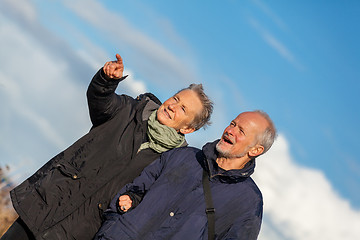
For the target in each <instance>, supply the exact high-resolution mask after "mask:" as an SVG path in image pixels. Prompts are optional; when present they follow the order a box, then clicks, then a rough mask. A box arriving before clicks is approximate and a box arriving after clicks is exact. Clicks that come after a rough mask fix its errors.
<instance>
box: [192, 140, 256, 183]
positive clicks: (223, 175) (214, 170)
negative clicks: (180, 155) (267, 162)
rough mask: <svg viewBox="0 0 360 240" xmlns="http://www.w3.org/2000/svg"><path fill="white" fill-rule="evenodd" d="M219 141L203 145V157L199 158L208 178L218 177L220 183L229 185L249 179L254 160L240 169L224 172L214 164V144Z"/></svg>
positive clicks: (252, 170) (215, 154)
mask: <svg viewBox="0 0 360 240" xmlns="http://www.w3.org/2000/svg"><path fill="white" fill-rule="evenodd" d="M219 141H220V139H218V140H216V141H214V142H209V143H207V144H205V145H204V146H203V148H202V152H203V154H204V155H205V156H204V157H203V158H200V159H199V161H200V164H201V166H202V167H203V168H204V169H205V170H206V171H207V172H208V173H209V176H210V178H214V177H218V178H219V179H220V181H223V182H227V183H231V182H233V183H234V182H241V181H244V180H245V179H246V178H248V177H250V175H251V174H253V173H254V169H255V159H253V160H251V161H249V162H248V163H247V164H246V165H245V167H244V168H242V169H233V170H227V171H226V170H224V169H222V168H220V167H219V166H218V164H217V163H216V158H217V156H218V151H216V144H217V143H218V142H219Z"/></svg>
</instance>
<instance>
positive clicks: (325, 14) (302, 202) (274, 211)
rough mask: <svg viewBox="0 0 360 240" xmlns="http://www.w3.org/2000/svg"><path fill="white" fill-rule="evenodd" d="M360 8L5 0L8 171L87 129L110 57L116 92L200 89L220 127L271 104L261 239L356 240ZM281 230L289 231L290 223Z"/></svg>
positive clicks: (1, 136)
mask: <svg viewBox="0 0 360 240" xmlns="http://www.w3.org/2000/svg"><path fill="white" fill-rule="evenodd" d="M359 21H360V3H358V2H357V1H355V0H352V1H351V0H349V1H323V0H319V1H271V2H269V1H264V0H244V1H222V2H219V1H206V2H205V1H181V2H180V1H179V2H173V1H172V2H169V1H151V4H149V3H148V1H134V0H133V1H116V2H115V1H109V0H107V1H99V0H98V1H96V0H89V1H70V0H66V1H55V0H54V1H43V0H33V1H25V0H19V1H16V2H15V1H11V0H3V1H1V2H0V45H1V51H0V102H1V105H0V106H1V112H0V165H4V164H9V165H10V166H11V167H12V169H13V170H12V173H11V174H12V177H13V179H15V180H16V181H22V180H23V179H25V178H26V177H27V176H29V175H30V174H31V173H33V172H34V171H35V170H36V169H37V168H39V167H40V166H41V165H42V164H44V163H45V162H46V161H47V160H48V159H50V158H51V157H52V156H54V155H55V154H57V153H58V152H59V151H61V150H63V149H65V148H66V147H67V146H69V145H70V144H71V143H73V142H74V141H75V140H76V139H78V138H79V137H80V136H82V135H83V134H85V133H86V132H87V131H88V130H89V128H90V122H89V117H88V115H87V114H88V113H87V105H86V99H85V92H86V88H87V84H88V83H89V81H90V79H91V77H92V76H93V75H94V74H95V72H96V71H97V70H98V69H99V68H100V67H101V66H102V65H103V64H104V63H105V62H106V61H108V60H112V59H114V56H115V54H116V53H119V54H121V55H122V57H123V59H124V63H125V70H126V72H127V73H128V74H129V75H130V77H129V79H127V80H126V81H125V82H123V83H121V85H120V86H119V88H118V92H119V93H126V94H129V95H132V96H136V95H137V94H139V93H142V92H144V91H151V92H153V93H155V94H156V95H157V96H158V97H159V98H160V99H161V100H166V99H167V98H168V97H170V96H171V95H172V94H173V93H174V92H176V91H177V90H178V89H180V88H183V87H186V86H187V85H188V84H189V83H192V82H196V83H203V85H204V87H205V90H206V91H207V92H208V94H209V95H210V96H211V97H212V99H213V101H214V102H215V111H214V115H213V118H212V121H213V125H212V126H211V127H209V128H208V129H207V130H200V131H199V132H197V133H193V134H191V135H190V136H189V137H188V141H189V142H190V144H191V145H193V146H197V147H201V146H202V145H203V144H204V143H205V142H207V141H213V140H214V139H216V138H218V137H219V136H220V134H221V133H222V131H223V129H224V128H225V127H226V125H227V124H228V123H229V122H230V121H231V120H232V119H233V118H234V117H235V116H236V115H237V114H238V113H240V112H242V111H246V110H253V109H263V110H265V111H266V112H268V113H269V115H270V116H271V117H272V118H273V120H274V122H275V124H276V126H277V128H278V131H279V138H278V140H277V141H276V143H275V144H274V146H273V148H272V149H271V150H270V151H269V153H268V154H267V155H264V156H263V157H261V158H260V159H259V160H258V163H257V169H256V173H255V175H254V178H255V180H256V182H257V183H258V185H259V187H260V189H261V190H262V192H263V194H264V201H265V204H264V209H265V210H264V223H263V227H262V230H261V234H260V237H259V239H262V240H273V239H277V240H278V239H280V240H282V239H296V240H297V239H310V240H311V239H337V238H339V237H341V238H342V239H354V238H355V237H354V236H359V235H360V232H359V231H360V230H357V228H358V227H353V226H358V225H359V224H360V191H358V189H360V157H359V156H358V153H357V152H358V149H359V147H360V146H359V144H358V141H357V134H358V133H359V132H360V127H359V124H358V122H360V108H359V107H358V103H359V102H360V97H359V92H360V84H359V83H358V80H359V79H360V47H359V42H360V27H359V24H358V23H359ZM284 226H285V227H284Z"/></svg>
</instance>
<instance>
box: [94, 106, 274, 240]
mask: <svg viewBox="0 0 360 240" xmlns="http://www.w3.org/2000/svg"><path fill="white" fill-rule="evenodd" d="M275 135H276V130H275V127H274V125H273V123H272V121H271V119H270V118H269V117H268V115H267V114H266V113H264V112H262V111H253V112H244V113H241V114H240V115H238V116H237V117H236V118H235V119H234V120H233V121H232V122H231V123H230V125H229V126H228V127H227V128H226V129H225V131H224V133H223V135H222V137H221V139H220V140H217V141H215V142H212V143H207V144H206V145H205V146H204V147H203V149H202V150H200V149H196V148H192V147H184V148H177V149H173V150H171V151H168V152H166V153H163V154H162V156H161V157H160V159H158V160H157V161H155V162H153V163H152V164H151V165H149V166H148V167H146V168H145V169H144V171H143V172H142V174H141V175H140V176H139V177H138V178H136V179H135V180H134V182H133V183H131V184H127V185H126V186H125V187H124V188H123V189H121V190H120V192H119V193H118V194H117V196H116V197H115V198H114V199H113V201H112V202H111V204H110V208H109V209H108V210H107V211H106V212H105V218H106V220H105V222H104V223H103V225H102V227H101V228H100V230H99V232H98V233H97V235H96V237H95V239H97V240H100V239H108V240H110V239H139V240H140V239H141V240H147V239H156V240H160V239H176V240H183V239H191V240H196V239H207V238H208V232H212V233H213V234H212V236H210V238H209V239H215V238H216V239H243V240H252V239H256V238H257V236H258V233H259V230H260V225H261V220H262V211H263V209H262V205H263V201H262V195H261V192H260V190H259V189H258V187H257V186H256V184H255V183H254V181H253V180H252V179H251V177H250V175H251V174H252V173H253V172H254V168H255V158H256V157H257V156H259V155H261V154H263V153H265V152H266V151H267V150H268V149H269V148H270V147H271V145H272V144H273V142H274V138H275ZM202 176H203V177H202ZM207 179H210V180H207ZM203 181H204V182H206V181H207V182H209V186H210V187H209V189H210V191H211V196H212V199H213V206H212V208H213V209H215V210H214V211H213V212H214V214H215V221H214V222H215V227H214V228H213V229H212V231H208V228H207V226H208V220H207V214H206V211H205V209H206V208H207V209H208V210H210V211H211V210H212V208H209V206H206V204H205V202H206V201H205V198H206V197H205V198H204V190H203V189H205V187H204V188H203V187H202V182H203Z"/></svg>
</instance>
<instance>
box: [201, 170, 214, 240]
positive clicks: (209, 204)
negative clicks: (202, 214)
mask: <svg viewBox="0 0 360 240" xmlns="http://www.w3.org/2000/svg"><path fill="white" fill-rule="evenodd" d="M202 184H203V188H204V197H205V203H206V210H205V211H206V216H207V218H208V239H209V240H214V239H215V208H214V206H213V201H212V196H211V191H210V182H209V175H208V174H207V172H206V171H205V170H203V176H202Z"/></svg>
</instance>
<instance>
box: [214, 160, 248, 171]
mask: <svg viewBox="0 0 360 240" xmlns="http://www.w3.org/2000/svg"><path fill="white" fill-rule="evenodd" d="M250 160H251V159H249V158H248V157H242V158H224V157H218V158H217V159H216V163H217V164H218V166H219V167H221V168H222V169H224V170H226V171H227V170H232V169H242V168H244V166H245V165H246V163H248V162H249V161H250Z"/></svg>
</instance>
